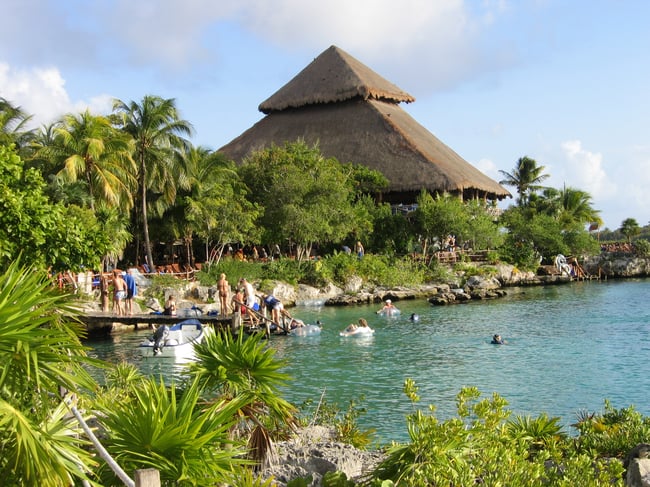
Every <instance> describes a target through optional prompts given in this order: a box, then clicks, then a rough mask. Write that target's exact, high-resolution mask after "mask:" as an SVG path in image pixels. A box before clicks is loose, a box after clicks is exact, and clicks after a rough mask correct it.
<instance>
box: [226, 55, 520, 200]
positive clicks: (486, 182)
mask: <svg viewBox="0 0 650 487" xmlns="http://www.w3.org/2000/svg"><path fill="white" fill-rule="evenodd" d="M413 100H414V98H413V97H411V96H410V95H409V94H407V93H405V92H404V91H402V90H400V89H399V88H398V87H397V86H395V85H393V84H392V83H390V82H388V81H386V80H385V79H384V78H382V77H381V76H379V75H378V74H376V73H375V72H374V71H372V70H371V69H369V68H368V67H366V66H364V65H363V64H361V63H360V62H359V61H357V60H356V59H354V58H353V57H352V56H350V55H349V54H347V53H345V52H343V51H341V50H340V49H339V48H337V47H334V46H332V47H330V48H329V49H328V50H326V51H325V52H324V53H323V54H321V55H320V56H319V57H318V58H316V59H315V60H314V61H313V62H312V63H311V64H310V65H309V66H307V68H305V69H304V70H303V71H302V72H301V73H300V74H298V75H297V76H296V77H295V78H293V79H292V80H291V81H290V82H289V83H287V84H286V85H285V86H284V87H283V88H281V89H280V90H279V91H277V92H276V93H275V94H274V95H273V96H271V97H270V98H269V99H268V100H266V101H265V102H263V103H262V104H261V105H260V110H261V111H263V112H265V113H268V115H266V116H265V117H264V118H263V119H262V120H260V121H259V122H258V123H256V124H255V125H254V126H253V127H251V128H250V129H248V130H247V131H246V132H244V133H243V134H241V135H240V136H239V137H237V138H236V139H234V140H232V141H231V142H230V143H228V144H227V145H225V146H224V147H222V148H221V149H219V151H220V152H223V153H224V154H225V155H226V156H228V157H230V158H231V159H233V160H235V161H236V162H242V161H243V160H244V159H245V158H246V157H247V156H248V155H249V154H251V153H252V152H254V151H256V150H259V149H263V148H265V147H269V146H271V145H272V144H275V145H278V146H282V145H284V144H285V142H293V141H296V140H298V139H302V140H304V141H305V142H307V143H308V144H310V145H312V144H315V143H317V144H318V145H319V147H320V150H321V152H322V153H323V155H324V156H326V157H335V158H337V159H338V160H339V161H341V162H344V163H345V162H353V163H356V164H363V165H365V166H367V167H369V168H371V169H376V170H378V171H380V172H381V173H383V174H384V176H386V178H388V180H389V188H388V190H387V191H386V193H385V194H384V195H383V198H384V200H385V201H391V202H394V203H412V202H414V201H415V198H416V196H417V194H418V193H419V192H420V191H421V190H422V189H427V190H429V191H431V192H433V193H436V192H443V191H446V192H450V193H456V194H460V195H462V196H463V197H465V198H474V197H485V198H489V199H503V198H505V197H509V196H511V195H510V193H509V192H508V191H507V190H506V189H505V188H504V187H503V186H501V185H500V184H498V183H497V182H496V181H494V180H492V179H490V178H489V177H487V176H486V175H485V174H483V173H482V172H480V171H479V170H478V169H476V168H475V167H474V166H472V165H471V164H469V163H468V162H467V161H465V160H464V159H463V158H462V157H460V156H459V155H458V154H457V153H456V152H454V151H453V150H452V149H450V148H449V147H448V146H447V145H445V144H444V143H442V142H441V141H440V140H439V139H438V138H437V137H435V136H434V135H433V134H431V132H429V131H428V130H427V129H425V128H424V127H423V126H422V125H420V124H419V123H418V122H417V121H415V119H413V118H412V117H411V116H410V115H409V114H408V113H406V112H405V111H404V110H402V109H401V108H400V107H399V105H398V103H399V102H400V101H406V102H408V101H413Z"/></svg>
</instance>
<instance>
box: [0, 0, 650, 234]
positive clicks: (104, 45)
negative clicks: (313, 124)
mask: <svg viewBox="0 0 650 487" xmlns="http://www.w3.org/2000/svg"><path fill="white" fill-rule="evenodd" d="M2 13H3V17H4V21H3V22H2V29H0V97H3V98H5V99H7V100H9V101H10V102H11V103H13V104H14V105H18V106H20V107H21V108H22V109H23V110H25V111H26V112H28V113H30V114H33V116H34V119H33V121H34V124H35V126H41V125H43V124H49V123H51V122H53V121H54V120H56V119H57V118H58V117H60V116H61V115H63V114H65V113H70V112H72V113H79V112H82V111H84V110H86V109H89V110H90V111H91V112H93V113H96V114H107V113H110V111H111V107H112V101H113V100H114V99H119V100H122V101H125V102H127V103H128V102H130V101H136V102H139V101H141V100H142V98H143V97H144V96H146V95H156V96H161V97H164V98H174V99H175V100H176V105H177V107H178V109H179V111H180V115H181V117H182V118H184V119H186V120H188V121H189V122H191V124H192V125H193V127H194V135H193V137H192V142H193V143H194V144H195V145H202V146H206V147H208V148H211V149H214V150H217V149H219V148H220V147H222V146H224V145H225V144H227V143H228V142H230V141H231V140H232V139H233V138H235V137H237V136H238V135H239V134H241V133H242V132H244V131H245V130H247V129H248V128H249V127H250V126H252V125H253V124H255V123H256V122H257V121H259V120H260V119H261V118H262V117H263V114H262V113H261V112H259V111H258V106H259V104H260V103H262V102H263V101H264V100H266V99H267V98H268V97H270V96H271V95H272V94H273V93H275V92H276V91H277V90H279V89H280V88H281V87H282V86H284V85H285V84H286V83H287V82H288V81H289V80H291V79H292V78H293V77H294V76H295V75H296V74H298V73H299V72H300V71H301V70H302V69H303V68H304V67H306V66H307V65H308V64H309V63H310V62H311V61H312V60H313V59H314V58H316V57H317V56H318V55H319V54H321V53H322V52H323V51H325V50H326V49H327V48H328V47H330V46H331V45H336V46H338V47H339V48H341V49H343V50H344V51H346V52H347V53H349V54H350V55H352V56H354V57H355V58H357V59H358V60H359V61H361V62H362V63H364V64H365V65H366V66H368V67H369V68H371V69H373V70H374V71H376V72H377V73H378V74H380V75H381V76H383V77H384V78H386V79H387V80H388V81H390V82H392V83H394V84H396V85H397V86H399V87H400V88H401V89H403V90H404V91H406V92H408V93H409V94H411V95H412V96H414V97H415V99H416V101H415V102H414V103H410V104H401V107H402V108H403V109H404V110H405V111H407V112H408V113H409V114H410V115H411V116H412V117H413V118H415V119H416V120H417V121H418V122H419V123H420V124H421V125H423V126H424V127H426V128H427V129H428V130H429V131H430V132H431V133H433V134H434V135H436V136H437V137H438V138H439V139H441V140H442V141H443V142H444V143H445V144H447V145H448V146H450V147H451V148H452V149H453V150H455V151H456V152H457V153H458V154H460V155H461V156H462V157H463V158H464V159H465V160H466V161H468V162H469V163H470V164H472V165H474V166H475V167H477V168H478V169H480V170H481V171H483V172H484V173H485V174H486V175H488V176H490V177H491V178H493V179H494V180H496V181H499V180H501V179H503V176H502V174H501V173H500V172H499V171H500V170H503V171H508V172H512V170H513V169H514V168H515V165H516V162H517V160H518V159H519V158H520V157H523V156H528V157H531V158H533V159H535V160H536V161H537V163H538V165H540V166H544V168H545V173H547V174H549V175H550V178H549V179H547V180H546V181H545V183H544V184H546V185H548V186H552V187H555V188H558V189H559V188H562V187H564V186H567V187H573V188H577V189H580V190H583V191H587V192H589V193H590V194H591V195H592V197H593V206H594V207H595V208H596V209H598V210H600V212H601V217H602V219H603V222H604V225H603V227H604V228H605V227H606V228H609V229H611V230H614V229H617V228H619V227H620V225H621V222H622V221H623V220H624V219H626V218H634V219H636V220H637V222H638V223H639V224H640V225H641V226H645V225H647V224H648V223H650V62H649V61H650V28H648V26H647V23H648V21H649V20H650V2H648V1H646V0H399V1H395V0H327V1H325V0H317V1H314V0H273V1H271V0H230V1H226V0H182V1H180V0H179V1H176V0H128V1H127V0H92V1H87V0H4V1H3V6H2ZM508 189H509V190H510V191H511V192H512V193H514V188H511V187H510V188H508ZM510 204H514V199H508V200H506V201H505V202H504V203H502V204H501V206H502V207H506V206H508V205H510Z"/></svg>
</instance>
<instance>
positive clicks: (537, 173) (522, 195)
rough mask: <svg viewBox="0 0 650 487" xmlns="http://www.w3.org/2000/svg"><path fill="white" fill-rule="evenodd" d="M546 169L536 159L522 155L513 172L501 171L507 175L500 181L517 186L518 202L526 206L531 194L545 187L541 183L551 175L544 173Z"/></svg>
mask: <svg viewBox="0 0 650 487" xmlns="http://www.w3.org/2000/svg"><path fill="white" fill-rule="evenodd" d="M544 169H545V167H544V166H538V165H537V162H536V161H535V159H531V158H530V157H527V156H524V157H520V158H519V160H518V161H517V165H516V166H515V168H514V170H513V171H512V172H511V173H509V172H507V171H503V170H500V171H499V172H500V173H501V174H502V175H503V176H505V178H504V179H502V180H501V181H499V183H500V184H505V185H507V186H514V187H515V188H517V194H518V195H519V197H518V198H517V204H518V205H519V206H525V205H526V204H527V203H528V198H529V196H530V194H531V193H533V192H535V191H538V190H540V189H543V186H541V185H540V183H541V182H543V181H545V180H546V179H548V178H549V177H550V176H549V175H548V174H544Z"/></svg>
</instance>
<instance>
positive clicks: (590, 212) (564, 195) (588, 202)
mask: <svg viewBox="0 0 650 487" xmlns="http://www.w3.org/2000/svg"><path fill="white" fill-rule="evenodd" d="M560 201H561V207H562V213H561V215H560V223H562V224H563V228H568V226H570V225H571V224H572V223H583V224H586V223H588V224H592V223H597V224H598V225H601V224H602V221H603V220H602V218H601V217H600V211H598V210H596V209H594V207H593V206H592V198H591V195H590V194H589V193H587V192H586V191H582V190H580V189H576V188H571V187H566V186H565V187H564V188H562V190H561V191H560Z"/></svg>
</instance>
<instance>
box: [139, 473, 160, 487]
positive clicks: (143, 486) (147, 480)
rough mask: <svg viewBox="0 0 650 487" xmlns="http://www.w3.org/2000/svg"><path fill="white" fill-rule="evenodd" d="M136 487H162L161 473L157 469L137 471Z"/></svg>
mask: <svg viewBox="0 0 650 487" xmlns="http://www.w3.org/2000/svg"><path fill="white" fill-rule="evenodd" d="M135 487H160V472H159V471H158V470H156V469H155V468H145V469H142V470H136V471H135Z"/></svg>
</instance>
